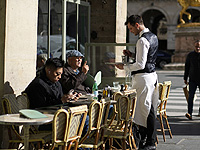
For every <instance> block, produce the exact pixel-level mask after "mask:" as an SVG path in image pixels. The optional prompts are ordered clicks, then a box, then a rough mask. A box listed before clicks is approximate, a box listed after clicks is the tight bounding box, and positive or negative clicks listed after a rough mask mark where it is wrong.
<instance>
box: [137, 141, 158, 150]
mask: <svg viewBox="0 0 200 150" xmlns="http://www.w3.org/2000/svg"><path fill="white" fill-rule="evenodd" d="M139 150H156V146H155V144H147V143H146V144H145V146H144V148H142V149H139Z"/></svg>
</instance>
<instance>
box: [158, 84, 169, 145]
mask: <svg viewBox="0 0 200 150" xmlns="http://www.w3.org/2000/svg"><path fill="white" fill-rule="evenodd" d="M170 87H171V81H164V82H163V83H159V100H160V101H159V105H158V114H159V117H157V119H158V120H159V122H160V129H157V131H159V132H162V135H163V140H164V142H165V141H166V139H165V131H168V132H169V135H170V138H172V133H171V128H170V126H169V122H168V120H167V114H166V111H167V110H166V107H167V100H168V97H169V92H170ZM163 118H164V120H165V123H166V127H167V128H165V127H164V123H163Z"/></svg>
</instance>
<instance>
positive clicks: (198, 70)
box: [184, 40, 200, 120]
mask: <svg viewBox="0 0 200 150" xmlns="http://www.w3.org/2000/svg"><path fill="white" fill-rule="evenodd" d="M194 46H195V50H194V51H192V52H190V53H189V54H188V55H187V58H186V62H185V72H184V83H185V84H188V78H189V98H188V112H187V113H186V114H185V116H186V117H187V118H188V119H189V120H192V112H193V99H194V94H195V92H196V89H197V87H199V89H200V40H197V41H195V43H194Z"/></svg>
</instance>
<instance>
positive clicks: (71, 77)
mask: <svg viewBox="0 0 200 150" xmlns="http://www.w3.org/2000/svg"><path fill="white" fill-rule="evenodd" d="M83 57H84V56H83V54H81V53H80V52H79V51H77V50H70V51H68V52H67V54H66V58H67V63H66V64H65V67H64V71H63V74H62V77H61V79H60V83H61V85H62V88H63V93H68V92H69V91H70V90H71V89H74V91H75V92H77V93H82V94H86V93H90V92H91V89H90V88H89V87H86V86H85V85H84V83H83V82H84V81H85V80H86V78H87V72H88V70H89V66H88V65H87V61H85V63H84V64H83V66H82V67H81V64H82V59H83Z"/></svg>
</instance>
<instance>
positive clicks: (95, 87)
mask: <svg viewBox="0 0 200 150" xmlns="http://www.w3.org/2000/svg"><path fill="white" fill-rule="evenodd" d="M92 93H93V94H94V99H96V100H97V99H98V86H97V82H96V81H94V84H93V86H92Z"/></svg>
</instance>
